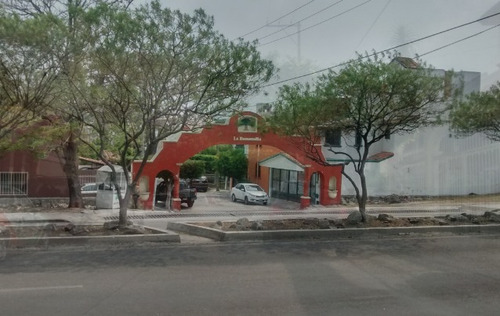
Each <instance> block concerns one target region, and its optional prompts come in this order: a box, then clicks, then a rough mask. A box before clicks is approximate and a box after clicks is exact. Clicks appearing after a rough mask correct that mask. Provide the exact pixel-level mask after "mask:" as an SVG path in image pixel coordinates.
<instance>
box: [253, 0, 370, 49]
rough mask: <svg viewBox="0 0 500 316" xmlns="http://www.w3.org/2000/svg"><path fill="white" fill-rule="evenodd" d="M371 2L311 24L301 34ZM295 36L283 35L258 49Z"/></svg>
mask: <svg viewBox="0 0 500 316" xmlns="http://www.w3.org/2000/svg"><path fill="white" fill-rule="evenodd" d="M371 1H372V0H367V1H365V2H363V3H360V4H358V5H357V6H355V7H352V8H350V9H348V10H345V11H343V12H341V13H339V14H336V15H334V16H332V17H329V18H328V19H325V20H323V21H321V22H318V23H316V24H313V25H311V26H308V27H306V28H305V29H302V30H301V32H304V31H307V30H309V29H312V28H313V27H316V26H318V25H320V24H323V23H326V22H328V21H330V20H333V19H335V18H337V17H339V16H341V15H344V14H346V13H348V12H350V11H352V10H355V9H357V8H359V7H361V6H363V5H365V4H367V3H368V2H371ZM295 34H297V32H295V33H292V34H288V35H285V36H283V37H280V38H278V39H275V40H272V41H270V42H267V43H264V44H260V45H259V47H260V46H265V45H269V44H272V43H274V42H277V41H280V40H282V39H285V38H287V37H290V36H293V35H295Z"/></svg>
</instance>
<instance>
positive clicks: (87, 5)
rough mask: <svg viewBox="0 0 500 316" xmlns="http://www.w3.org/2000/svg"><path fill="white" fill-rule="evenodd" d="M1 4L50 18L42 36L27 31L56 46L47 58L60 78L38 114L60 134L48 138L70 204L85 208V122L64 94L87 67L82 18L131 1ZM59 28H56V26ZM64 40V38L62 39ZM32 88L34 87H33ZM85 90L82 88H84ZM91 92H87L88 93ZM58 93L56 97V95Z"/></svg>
mask: <svg viewBox="0 0 500 316" xmlns="http://www.w3.org/2000/svg"><path fill="white" fill-rule="evenodd" d="M0 1H1V3H0V5H1V6H2V8H3V9H5V11H6V12H8V14H9V15H10V17H11V18H12V17H14V18H15V19H16V18H17V19H18V20H21V21H23V22H26V23H29V22H30V21H32V20H34V21H37V20H43V21H48V22H49V23H48V24H50V25H51V26H52V30H55V31H53V32H50V33H47V34H46V36H41V37H39V35H40V32H37V31H33V32H32V33H31V34H26V39H27V40H29V41H33V40H36V39H39V40H40V41H41V40H44V41H46V43H49V45H57V46H56V47H57V48H58V49H57V50H52V51H50V52H48V51H46V55H45V57H46V60H50V62H51V63H50V64H54V63H55V64H56V65H57V66H56V67H55V68H54V69H55V70H56V78H57V80H53V81H51V83H52V84H51V85H50V89H51V91H52V92H54V88H57V91H58V92H57V93H54V96H53V98H52V102H49V103H46V105H47V106H45V107H43V108H39V111H38V112H37V115H38V117H43V118H44V121H45V122H43V124H45V126H52V127H53V128H54V129H55V131H54V132H52V133H51V134H53V135H60V138H58V139H52V140H48V141H47V143H49V142H50V143H52V145H53V146H52V150H54V151H55V152H56V153H57V154H58V156H59V158H60V161H61V164H62V169H63V171H64V173H65V174H66V178H67V183H68V190H69V205H68V206H69V207H71V208H79V207H83V199H82V196H81V192H80V181H79V177H78V164H79V160H78V157H79V154H78V149H79V147H80V142H79V139H80V136H81V135H80V132H81V130H82V124H81V123H80V122H79V121H78V120H75V119H74V118H75V115H74V113H72V112H69V111H68V110H69V109H71V106H70V105H69V104H68V103H67V102H68V99H67V98H64V96H63V93H65V92H67V89H68V86H67V84H66V83H67V82H68V81H69V80H71V81H74V80H82V79H83V78H82V77H81V76H80V77H79V76H78V73H79V72H81V70H82V69H86V67H87V65H88V64H87V63H86V60H85V59H84V56H85V54H86V51H85V49H86V48H87V46H86V45H87V36H86V35H87V34H88V33H87V29H86V28H85V27H84V24H83V23H84V21H83V17H84V16H87V15H86V11H88V10H90V9H91V8H95V7H96V6H97V5H100V4H101V3H106V4H108V5H112V6H116V7H121V8H126V7H128V6H129V5H130V3H131V2H132V0H0ZM56 28H57V29H56ZM59 39H61V40H59ZM32 88H33V87H32V86H31V87H30V89H32ZM82 92H83V91H82ZM85 93H88V92H85ZM56 96H57V97H56ZM62 132H64V133H62Z"/></svg>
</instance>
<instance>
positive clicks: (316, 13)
mask: <svg viewBox="0 0 500 316" xmlns="http://www.w3.org/2000/svg"><path fill="white" fill-rule="evenodd" d="M342 1H344V0H340V1H337V2H335V3H333V4H330V5H329V6H327V7H325V8H323V9H321V10H319V11H316V12H314V13H312V14H310V15H308V16H306V17H305V18H303V19H300V20H299V21H297V22H295V23H293V24H290V25H287V26H284V27H283V28H281V29H279V30H277V31H274V32H272V33H269V34H267V35H265V36H263V37H260V38H258V40H259V41H260V40H263V39H265V38H268V37H270V36H272V35H274V34H276V33H279V32H281V31H283V30H285V29H287V28H289V27H291V26H293V25H295V24H297V23H300V22H303V21H305V20H307V19H310V18H312V17H313V16H315V15H318V14H320V13H321V12H324V11H326V10H328V9H330V8H331V7H333V6H336V5H337V4H339V3H341V2H342ZM269 24H271V23H268V25H269ZM297 33H298V32H297ZM297 33H294V34H292V35H295V34H297ZM290 36H291V35H290Z"/></svg>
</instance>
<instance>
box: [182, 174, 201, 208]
mask: <svg viewBox="0 0 500 316" xmlns="http://www.w3.org/2000/svg"><path fill="white" fill-rule="evenodd" d="M179 198H180V199H181V203H186V204H187V206H188V207H192V206H193V204H194V201H195V200H196V198H197V196H196V189H193V188H190V187H189V185H188V184H187V182H186V181H184V180H180V182H179Z"/></svg>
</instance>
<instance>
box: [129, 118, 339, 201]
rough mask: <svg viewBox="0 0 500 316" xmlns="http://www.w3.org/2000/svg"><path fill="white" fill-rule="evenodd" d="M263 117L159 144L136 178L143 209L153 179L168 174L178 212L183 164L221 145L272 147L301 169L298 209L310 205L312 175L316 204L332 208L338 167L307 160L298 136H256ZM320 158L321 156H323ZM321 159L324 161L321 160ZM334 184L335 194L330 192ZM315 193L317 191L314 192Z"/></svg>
mask: <svg viewBox="0 0 500 316" xmlns="http://www.w3.org/2000/svg"><path fill="white" fill-rule="evenodd" d="M261 122H263V118H262V117H261V116H259V115H258V114H256V113H253V112H243V113H241V114H237V115H234V116H232V117H231V118H229V119H228V120H227V121H225V122H223V123H220V124H217V125H212V126H210V127H207V128H203V129H200V130H198V131H186V132H181V133H178V134H174V135H172V136H170V137H168V138H167V139H165V140H163V141H162V142H160V144H158V149H157V151H156V154H155V155H154V156H153V157H152V158H151V159H150V160H149V161H148V162H147V163H146V165H145V166H144V169H143V170H142V173H141V175H140V179H139V182H138V183H139V194H140V201H141V203H142V206H143V208H145V209H152V208H153V204H154V194H155V179H156V177H157V176H158V175H160V174H168V175H169V179H170V180H169V181H171V185H172V187H173V191H172V208H173V209H175V210H180V209H181V200H180V198H179V180H180V179H179V172H180V167H181V165H182V163H183V162H184V161H186V160H188V159H189V158H190V157H192V156H194V155H195V154H197V153H199V152H200V151H202V150H204V149H206V148H208V147H211V146H214V145H220V144H234V145H264V146H272V147H275V148H277V149H279V150H280V151H282V152H284V153H286V154H287V155H289V156H291V157H293V159H295V160H296V161H298V162H299V163H300V164H301V165H302V166H303V167H304V168H303V169H304V176H303V179H304V182H303V191H302V192H303V194H302V196H301V197H300V206H301V208H306V207H308V206H309V205H310V203H311V197H310V191H309V189H310V181H311V175H313V174H316V175H317V176H319V180H320V181H319V186H320V188H319V190H320V194H319V197H320V198H319V204H321V205H332V204H339V203H340V197H341V194H340V188H341V183H340V179H342V177H341V166H338V165H332V166H325V165H322V164H319V163H317V162H315V161H314V160H312V159H310V158H308V157H306V155H305V154H304V152H303V151H302V150H301V149H300V148H298V146H297V144H300V143H302V144H303V141H302V138H299V137H284V136H279V135H277V134H275V133H259V132H258V129H257V128H258V125H259V124H260V123H261ZM322 158H323V157H322ZM323 159H324V158H323ZM139 167H140V162H139V161H135V162H134V163H133V164H132V173H133V175H134V176H135V172H137V171H138V170H139ZM332 181H334V182H335V186H334V188H335V192H330V191H332V185H330V186H329V183H330V184H331V183H332ZM315 193H317V192H315Z"/></svg>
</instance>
